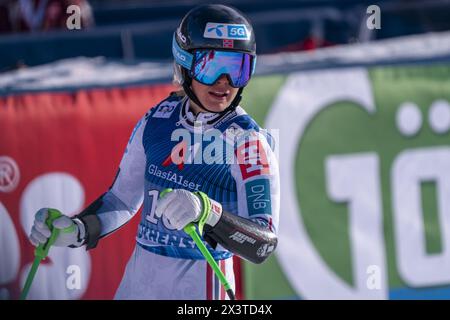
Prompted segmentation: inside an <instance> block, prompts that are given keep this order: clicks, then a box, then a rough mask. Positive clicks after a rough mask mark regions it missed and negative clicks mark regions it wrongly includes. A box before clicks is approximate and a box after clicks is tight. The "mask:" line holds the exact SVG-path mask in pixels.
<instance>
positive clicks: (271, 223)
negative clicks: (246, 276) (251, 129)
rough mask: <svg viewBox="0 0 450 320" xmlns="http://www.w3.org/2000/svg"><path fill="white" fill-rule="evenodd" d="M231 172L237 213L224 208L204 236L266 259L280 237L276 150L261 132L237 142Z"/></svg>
mask: <svg viewBox="0 0 450 320" xmlns="http://www.w3.org/2000/svg"><path fill="white" fill-rule="evenodd" d="M235 154H236V160H237V161H235V162H234V164H233V165H232V166H231V173H232V176H233V177H234V179H235V181H236V187H237V195H238V216H236V215H233V214H231V213H228V212H225V211H224V212H222V215H221V217H220V219H219V220H218V222H217V223H216V224H215V225H214V226H208V225H206V226H205V235H204V237H205V240H207V241H208V242H209V243H210V244H211V245H212V246H213V247H214V246H215V245H216V244H220V245H221V246H222V247H224V248H226V249H228V250H229V251H231V252H233V253H235V254H237V255H239V256H240V257H242V258H244V259H246V260H249V261H251V262H253V263H262V262H264V261H265V260H266V259H267V258H268V257H269V256H270V255H271V254H272V252H273V251H274V250H275V248H276V246H277V243H278V239H277V229H278V217H279V206H280V190H279V188H280V187H279V186H280V181H279V180H280V179H279V170H278V162H277V159H276V157H275V153H274V152H273V150H272V149H271V148H270V146H269V144H268V142H267V140H266V139H265V138H264V137H263V136H262V135H261V134H260V133H252V134H250V135H247V136H246V138H245V139H244V140H243V141H241V142H240V143H238V144H237V148H236V150H235Z"/></svg>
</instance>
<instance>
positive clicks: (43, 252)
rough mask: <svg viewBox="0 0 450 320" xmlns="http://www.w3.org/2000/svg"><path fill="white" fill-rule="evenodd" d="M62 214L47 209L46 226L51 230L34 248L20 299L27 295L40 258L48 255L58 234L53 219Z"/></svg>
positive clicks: (42, 258)
mask: <svg viewBox="0 0 450 320" xmlns="http://www.w3.org/2000/svg"><path fill="white" fill-rule="evenodd" d="M61 216H62V214H61V212H59V211H58V210H55V209H48V218H47V220H46V221H45V223H46V224H47V227H48V228H49V229H50V230H51V232H52V233H51V235H50V238H48V240H47V242H46V243H44V244H40V245H39V246H37V248H36V249H35V250H34V261H33V265H32V266H31V269H30V271H29V272H28V276H27V280H26V281H25V285H24V287H23V290H22V293H21V294H20V300H25V299H26V298H27V296H28V292H29V291H30V288H31V284H32V283H33V280H34V276H35V275H36V272H37V270H38V267H39V264H40V263H41V261H42V260H44V259H45V258H46V257H47V255H48V250H49V249H50V247H51V246H52V245H53V244H54V243H55V241H56V238H58V235H59V231H60V230H59V229H57V228H54V227H53V221H54V220H55V219H58V218H59V217H61Z"/></svg>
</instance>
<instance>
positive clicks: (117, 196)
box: [75, 116, 147, 249]
mask: <svg viewBox="0 0 450 320" xmlns="http://www.w3.org/2000/svg"><path fill="white" fill-rule="evenodd" d="M146 124H147V117H146V116H144V117H143V118H142V119H141V120H140V121H139V122H138V123H137V124H136V126H135V128H134V130H133V133H132V134H131V137H130V139H129V141H128V144H127V147H126V150H125V153H124V155H123V156H122V160H121V162H120V166H119V169H118V171H117V174H116V178H115V179H114V182H113V184H112V186H111V187H110V189H109V190H108V191H107V192H106V193H104V194H103V195H102V196H100V197H99V198H98V199H97V200H95V201H94V202H93V203H92V204H90V205H89V206H88V207H87V208H86V209H84V210H83V211H82V212H81V213H80V214H78V215H77V216H76V217H75V218H78V219H79V220H81V221H82V222H83V224H84V226H85V229H86V240H85V243H86V245H87V249H92V248H95V247H96V245H97V243H98V240H99V239H101V238H103V237H105V236H107V235H108V234H110V233H111V232H113V231H115V230H117V229H119V228H120V227H121V226H123V225H124V224H125V223H127V222H128V221H129V220H130V219H131V218H132V217H133V216H134V215H135V214H136V212H137V211H138V210H139V208H140V207H141V205H142V202H143V199H144V183H145V164H146V156H145V150H144V147H143V144H142V137H143V133H144V129H145V126H146Z"/></svg>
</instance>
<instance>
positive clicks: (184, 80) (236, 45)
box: [172, 4, 256, 112]
mask: <svg viewBox="0 0 450 320" xmlns="http://www.w3.org/2000/svg"><path fill="white" fill-rule="evenodd" d="M218 24H226V25H240V26H243V28H245V31H244V32H246V37H243V38H241V39H235V40H233V46H232V48H230V46H228V45H225V44H226V42H225V41H224V40H223V39H222V38H214V37H205V34H206V32H207V30H208V29H207V26H211V25H213V26H214V25H218ZM210 29H211V28H209V30H210ZM173 41H174V42H176V44H175V43H174V45H178V46H179V48H181V49H182V50H185V51H188V52H191V53H192V52H193V51H194V50H196V49H216V50H226V51H236V52H243V53H249V54H251V55H252V56H253V57H254V59H255V58H256V41H255V34H254V32H253V27H252V25H251V23H250V21H249V19H248V18H247V17H246V16H245V15H244V14H243V13H241V12H240V11H239V10H237V9H235V8H232V7H229V6H224V5H220V4H209V5H201V6H198V7H195V8H194V9H192V10H191V11H189V12H188V13H187V14H186V15H185V16H184V17H183V19H182V20H181V22H180V25H179V26H178V28H177V29H176V31H175V33H174V39H173ZM172 52H173V54H174V58H175V63H174V72H175V80H176V81H177V82H178V83H179V84H180V85H182V86H183V89H184V91H185V92H186V94H187V95H188V97H189V98H190V99H191V100H192V101H194V102H195V103H196V104H197V105H199V106H200V107H201V108H203V109H205V110H206V111H208V112H212V111H211V110H208V109H207V108H205V107H204V106H203V105H202V104H201V103H200V101H199V100H198V98H197V97H196V95H195V94H194V92H193V91H192V89H191V83H192V78H191V77H190V76H189V70H187V69H186V67H185V66H183V65H181V64H179V63H177V62H176V57H175V55H176V54H177V51H176V50H172ZM243 89H244V88H239V91H238V93H237V95H236V97H235V99H234V100H233V101H232V102H231V104H230V106H229V107H228V108H227V109H226V110H224V111H222V112H226V111H228V110H230V109H234V108H235V107H236V106H237V105H238V104H239V102H240V100H241V95H242V91H243Z"/></svg>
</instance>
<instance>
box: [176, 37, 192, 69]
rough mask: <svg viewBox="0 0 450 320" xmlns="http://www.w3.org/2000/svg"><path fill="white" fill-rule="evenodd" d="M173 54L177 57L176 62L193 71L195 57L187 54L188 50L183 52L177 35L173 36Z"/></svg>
mask: <svg viewBox="0 0 450 320" xmlns="http://www.w3.org/2000/svg"><path fill="white" fill-rule="evenodd" d="M172 53H173V56H174V57H175V61H176V62H177V63H178V64H180V65H182V66H183V67H185V68H186V69H188V70H191V66H192V60H193V59H194V56H193V55H192V54H190V53H189V52H187V51H186V50H183V49H182V48H181V47H180V46H179V45H178V43H177V40H176V39H175V33H174V35H173V39H172Z"/></svg>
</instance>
